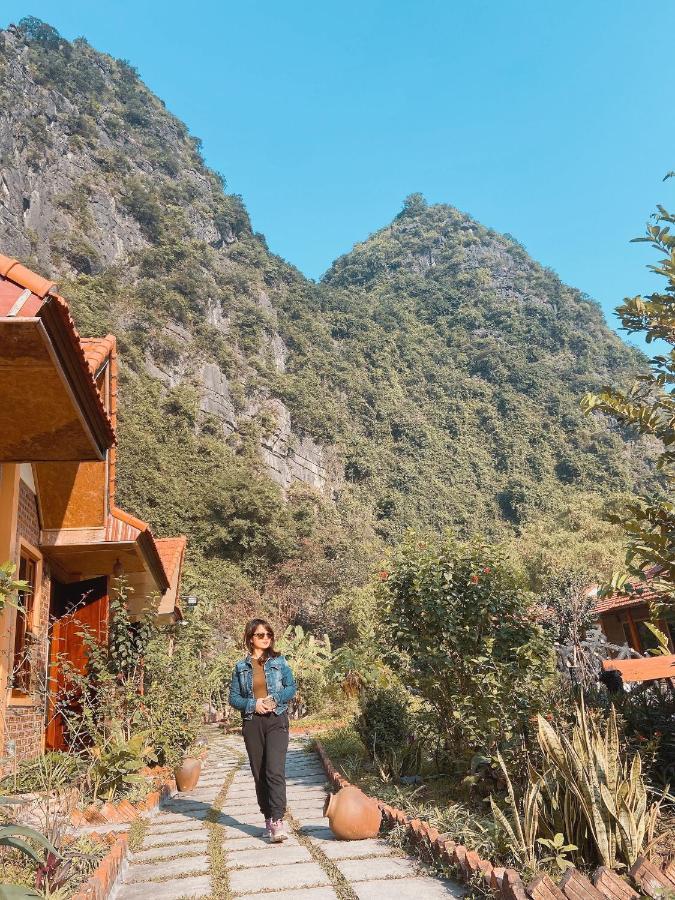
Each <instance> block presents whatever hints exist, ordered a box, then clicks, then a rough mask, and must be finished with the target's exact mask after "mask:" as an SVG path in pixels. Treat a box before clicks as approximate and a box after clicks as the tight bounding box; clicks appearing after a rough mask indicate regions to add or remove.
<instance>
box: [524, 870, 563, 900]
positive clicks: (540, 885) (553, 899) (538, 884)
mask: <svg viewBox="0 0 675 900" xmlns="http://www.w3.org/2000/svg"><path fill="white" fill-rule="evenodd" d="M527 893H528V894H529V895H530V897H532V900H565V895H564V894H563V892H562V891H561V890H560V888H559V887H558V885H557V884H556V883H555V882H554V881H553V880H552V879H551V878H549V876H548V875H546V874H541V875H537V876H536V877H535V878H533V880H532V881H531V882H530V883H529V884H528V886H527Z"/></svg>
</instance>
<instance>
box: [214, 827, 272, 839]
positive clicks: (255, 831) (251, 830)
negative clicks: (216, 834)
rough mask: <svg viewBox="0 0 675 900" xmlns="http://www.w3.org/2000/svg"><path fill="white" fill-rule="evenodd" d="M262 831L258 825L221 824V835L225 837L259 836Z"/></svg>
mask: <svg viewBox="0 0 675 900" xmlns="http://www.w3.org/2000/svg"><path fill="white" fill-rule="evenodd" d="M262 831H263V830H262V827H261V826H260V825H223V837H226V838H234V839H236V838H245V837H260V836H261V835H262Z"/></svg>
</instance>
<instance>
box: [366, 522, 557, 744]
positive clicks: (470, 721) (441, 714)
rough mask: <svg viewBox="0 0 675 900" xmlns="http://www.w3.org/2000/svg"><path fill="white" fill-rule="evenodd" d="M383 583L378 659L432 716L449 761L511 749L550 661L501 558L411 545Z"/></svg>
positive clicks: (548, 648) (458, 546) (482, 549)
mask: <svg viewBox="0 0 675 900" xmlns="http://www.w3.org/2000/svg"><path fill="white" fill-rule="evenodd" d="M380 577H381V578H382V579H383V580H382V583H381V586H380V591H381V593H380V599H381V601H382V603H383V606H384V610H383V612H384V621H385V628H384V629H383V633H384V634H386V639H387V646H384V647H383V650H384V652H385V659H388V660H389V661H390V663H391V665H392V667H393V668H394V669H395V670H396V671H397V673H398V675H399V677H400V678H401V680H402V682H403V684H405V685H406V686H407V687H409V688H411V689H412V690H413V691H414V692H415V693H417V694H418V695H419V696H420V697H422V698H423V699H424V700H425V701H426V702H427V703H428V704H429V706H430V707H431V709H433V710H434V711H435V713H436V718H437V723H438V728H439V731H440V733H441V734H442V735H443V736H444V740H445V747H446V750H447V751H449V753H450V756H451V759H453V760H459V761H460V762H461V761H462V760H464V761H465V762H468V760H469V759H470V758H471V757H472V756H473V755H474V754H475V753H479V752H481V753H486V752H487V753H491V752H492V751H493V750H494V749H496V748H497V747H499V746H501V747H502V749H508V748H509V747H514V748H515V747H518V746H519V745H520V744H521V742H522V740H523V738H524V737H526V736H527V733H528V723H529V720H530V719H531V718H532V716H533V715H534V714H535V713H536V712H537V711H538V710H539V709H540V708H541V704H542V702H543V699H542V698H543V696H544V692H545V689H546V688H547V687H548V685H549V683H551V682H552V681H553V677H554V675H553V673H554V657H553V650H552V645H551V644H550V641H549V640H547V638H546V637H545V635H544V633H543V631H542V629H541V627H540V626H539V625H538V624H537V622H536V617H535V615H534V607H533V598H532V595H531V594H529V593H528V592H527V591H526V590H524V589H523V588H522V587H521V585H520V583H519V581H518V580H517V578H516V575H515V574H514V573H513V571H512V569H511V567H510V565H509V563H508V561H507V559H506V557H505V554H504V553H503V552H502V551H501V550H500V549H499V548H497V547H492V546H489V545H488V544H486V543H483V542H482V541H480V540H478V539H476V540H474V541H471V542H470V543H461V542H459V541H457V540H456V539H455V538H454V536H453V535H452V534H450V533H448V534H446V536H445V538H444V539H443V540H442V541H440V542H438V543H429V542H425V541H418V540H415V539H414V538H410V539H409V540H408V541H406V542H405V543H404V545H403V547H402V549H401V550H400V551H399V553H398V554H397V555H396V557H395V559H394V561H393V566H392V570H391V572H389V573H388V572H383V573H381V575H380Z"/></svg>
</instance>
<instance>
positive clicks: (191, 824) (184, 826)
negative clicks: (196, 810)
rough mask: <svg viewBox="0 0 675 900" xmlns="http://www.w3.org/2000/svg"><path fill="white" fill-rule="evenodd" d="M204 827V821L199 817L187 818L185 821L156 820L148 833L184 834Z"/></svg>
mask: <svg viewBox="0 0 675 900" xmlns="http://www.w3.org/2000/svg"><path fill="white" fill-rule="evenodd" d="M203 828H204V822H203V821H201V820H198V819H186V820H185V821H184V822H167V823H164V824H163V823H161V822H158V823H157V825H155V823H154V822H152V823H151V824H150V827H149V828H148V834H173V833H174V832H175V833H176V834H182V833H183V832H187V831H199V830H200V829H203Z"/></svg>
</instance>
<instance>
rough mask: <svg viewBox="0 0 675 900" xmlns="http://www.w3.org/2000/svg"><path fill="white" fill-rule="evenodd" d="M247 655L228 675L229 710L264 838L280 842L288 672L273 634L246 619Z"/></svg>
mask: <svg viewBox="0 0 675 900" xmlns="http://www.w3.org/2000/svg"><path fill="white" fill-rule="evenodd" d="M244 647H245V648H246V649H247V650H248V654H247V656H246V658H245V659H242V660H240V661H239V662H238V663H237V664H236V666H235V667H234V670H233V672H232V683H231V685H230V706H233V707H234V708H235V709H238V710H239V711H240V712H241V715H242V719H243V734H244V743H245V744H246V752H247V753H248V760H249V763H250V764H251V772H252V773H253V779H254V781H255V792H256V794H257V797H258V805H259V806H260V812H261V813H262V814H263V816H264V817H265V830H264V831H263V837H268V838H269V839H270V841H271V842H272V843H274V844H278V843H280V842H281V841H285V840H286V838H287V837H288V835H287V834H286V831H285V828H284V815H285V814H286V751H287V750H288V713H287V711H286V710H287V709H288V701H289V700H291V699H292V698H293V697H294V696H295V691H296V687H295V681H294V680H293V673H292V672H291V668H290V666H289V665H288V663H287V662H286V660H285V658H284V657H283V656H281V654H280V653H277V652H276V651H275V649H274V631H273V630H272V626H271V625H270V624H269V622H266V621H265V619H251V621H250V622H249V623H248V625H247V626H246V629H245V631H244Z"/></svg>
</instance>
